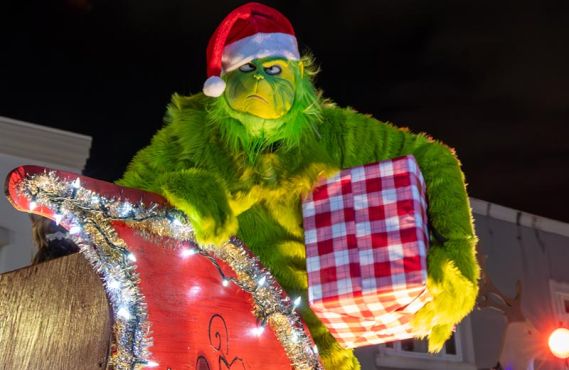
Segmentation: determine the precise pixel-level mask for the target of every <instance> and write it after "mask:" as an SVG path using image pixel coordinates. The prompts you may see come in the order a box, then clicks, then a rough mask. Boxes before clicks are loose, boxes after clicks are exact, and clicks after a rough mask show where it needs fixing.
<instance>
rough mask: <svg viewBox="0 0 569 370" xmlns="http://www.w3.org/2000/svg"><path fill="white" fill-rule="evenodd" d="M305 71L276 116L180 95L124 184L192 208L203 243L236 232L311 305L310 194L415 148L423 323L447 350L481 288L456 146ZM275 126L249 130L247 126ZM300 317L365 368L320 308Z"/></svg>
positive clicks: (343, 365)
mask: <svg viewBox="0 0 569 370" xmlns="http://www.w3.org/2000/svg"><path fill="white" fill-rule="evenodd" d="M302 62H303V63H304V66H305V70H304V73H301V72H300V70H301V68H300V69H299V68H297V69H296V71H297V72H296V73H297V76H296V77H297V79H298V81H299V83H298V85H297V87H296V92H295V94H296V95H295V103H294V105H293V107H292V109H291V110H290V111H289V112H288V113H287V114H286V115H285V116H283V117H282V118H279V119H278V120H276V122H268V121H267V120H263V119H261V118H258V117H254V116H251V115H248V114H246V113H240V112H236V111H234V110H232V109H231V108H230V107H229V106H228V104H227V102H226V100H225V99H224V98H223V96H222V97H219V98H210V97H206V96H204V95H203V94H201V93H200V94H196V95H192V96H189V97H184V96H179V95H174V96H173V98H172V102H171V104H170V105H169V107H168V111H167V115H166V125H165V127H164V128H162V129H161V130H160V131H159V132H158V133H157V134H156V135H155V137H154V138H153V139H152V143H151V144H150V145H149V146H148V147H146V148H144V149H142V150H141V151H140V152H139V153H138V154H137V155H136V156H135V157H134V159H133V160H132V162H131V163H130V165H129V167H128V169H127V171H126V173H125V174H124V177H123V178H122V179H121V180H119V184H121V185H124V186H128V187H134V188H139V189H144V190H148V191H152V192H156V193H159V194H162V195H164V196H165V197H166V198H167V199H168V200H169V201H170V202H171V203H172V204H173V205H174V206H176V207H178V208H179V209H181V210H182V211H184V212H185V213H186V214H187V215H188V217H189V219H190V221H191V222H192V224H193V226H194V228H195V230H196V235H197V237H198V240H200V241H202V242H213V243H220V242H221V241H223V240H226V239H227V238H228V236H229V235H231V234H236V235H237V236H238V237H239V238H241V239H242V240H243V241H244V242H245V243H246V244H247V245H248V246H249V248H251V249H252V250H253V252H254V253H255V254H256V255H257V256H259V258H260V259H261V261H262V262H263V264H264V265H265V266H266V267H267V268H268V269H269V270H270V271H271V273H272V274H273V275H274V276H275V278H276V279H277V280H278V281H279V283H280V284H281V285H282V286H283V288H284V289H285V290H286V291H287V292H288V293H289V294H290V295H292V296H297V295H301V296H302V297H303V299H304V302H307V276H306V264H305V246H304V244H303V243H304V236H303V228H302V212H301V199H302V197H303V196H305V195H306V194H307V193H309V192H310V191H311V189H312V188H313V186H314V185H315V183H316V181H317V180H318V179H319V178H321V177H322V176H328V175H330V174H333V173H334V172H335V171H337V170H339V169H344V168H349V167H353V166H358V165H363V164H367V163H371V162H376V161H380V160H385V159H389V158H394V157H398V156H402V155H406V154H413V155H414V156H415V158H416V159H417V161H418V163H419V166H420V168H421V170H422V172H423V175H424V177H425V181H426V184H427V195H428V203H429V209H428V215H429V218H430V224H431V226H432V228H433V230H434V231H436V235H437V238H435V240H434V241H433V242H432V245H431V248H430V250H429V253H428V289H429V290H430V293H431V294H432V296H433V297H434V299H433V301H432V302H430V303H428V304H427V305H426V306H425V307H424V308H423V309H422V310H421V311H420V312H419V313H418V315H417V317H416V319H415V322H414V326H415V327H416V328H417V329H418V330H420V331H421V332H427V333H429V334H428V337H429V349H430V350H431V351H437V350H439V349H440V348H441V347H442V345H443V344H444V342H445V340H446V339H447V338H448V337H449V336H450V333H451V331H452V329H453V327H454V325H455V324H456V323H458V322H459V321H460V320H461V319H462V318H463V317H464V316H465V315H466V314H468V313H469V312H470V311H471V309H472V307H473V305H474V302H475V298H476V294H477V279H478V276H479V271H478V265H477V263H476V259H475V244H476V241H477V239H476V236H475V234H474V231H473V226H472V217H471V212H470V207H469V201H468V197H467V194H466V191H465V184H464V177H463V174H462V172H461V170H460V164H459V162H458V160H457V159H456V157H455V156H454V154H453V151H452V150H451V149H450V148H448V147H446V146H445V145H443V144H441V143H439V142H437V141H434V140H432V139H431V138H429V137H428V136H426V135H424V134H413V133H410V132H408V131H406V130H404V129H399V128H397V127H395V126H392V125H391V124H388V123H383V122H380V121H377V120H375V119H374V118H372V117H370V116H367V115H363V114H359V113H357V112H355V111H353V110H351V109H349V108H347V109H346V108H340V107H337V106H335V105H334V104H332V103H331V102H328V101H325V100H323V99H322V98H321V97H320V96H319V94H318V93H317V92H316V90H315V89H314V87H313V84H312V76H313V74H314V72H313V68H311V63H310V60H309V59H307V58H304V59H303V60H302ZM268 123H271V124H273V125H272V126H271V127H275V129H274V130H270V131H267V132H265V131H262V130H261V131H260V132H256V133H255V134H252V133H251V132H252V131H251V130H250V127H252V126H258V125H263V124H268ZM306 306H307V305H304V307H303V308H302V310H301V311H302V315H303V318H304V320H305V322H306V323H307V325H308V327H309V328H310V331H311V333H312V336H313V338H314V340H315V342H316V344H317V345H318V348H319V353H320V355H321V358H322V362H323V364H324V367H325V368H326V369H328V370H331V369H358V368H359V367H360V365H359V363H358V361H357V359H356V358H355V356H354V355H353V352H352V350H346V349H344V348H342V347H340V346H339V344H338V343H337V342H336V340H335V339H334V338H333V337H332V336H331V334H330V333H329V332H328V331H327V329H326V328H325V327H324V326H323V325H322V323H321V322H320V321H319V320H318V319H317V318H316V316H315V315H314V314H313V313H312V311H311V310H310V309H309V308H308V307H306Z"/></svg>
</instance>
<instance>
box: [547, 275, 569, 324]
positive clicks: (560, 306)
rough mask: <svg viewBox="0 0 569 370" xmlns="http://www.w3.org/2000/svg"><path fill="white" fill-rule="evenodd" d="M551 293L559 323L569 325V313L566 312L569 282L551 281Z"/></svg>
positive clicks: (568, 298) (552, 303) (568, 299)
mask: <svg viewBox="0 0 569 370" xmlns="http://www.w3.org/2000/svg"><path fill="white" fill-rule="evenodd" d="M549 291H550V293H551V305H552V306H553V312H554V313H555V316H556V319H557V321H560V322H563V323H564V324H565V325H569V313H568V312H566V311H565V301H569V282H561V281H556V280H549Z"/></svg>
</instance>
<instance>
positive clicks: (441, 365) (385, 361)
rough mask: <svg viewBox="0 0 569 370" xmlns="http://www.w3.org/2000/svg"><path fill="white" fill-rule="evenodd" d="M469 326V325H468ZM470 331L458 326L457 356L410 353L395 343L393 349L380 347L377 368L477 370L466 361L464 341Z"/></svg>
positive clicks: (455, 337)
mask: <svg viewBox="0 0 569 370" xmlns="http://www.w3.org/2000/svg"><path fill="white" fill-rule="evenodd" d="M468 325H469V323H468ZM469 332H470V331H469V330H468V329H467V328H464V327H463V324H461V325H458V326H457V328H456V332H455V335H454V339H455V346H456V355H451V354H446V353H438V354H430V353H420V352H409V351H403V350H402V349H401V342H399V341H398V342H394V343H393V348H387V347H385V345H384V344H382V345H379V353H378V354H377V356H376V365H377V367H379V368H381V367H391V368H399V369H421V370H423V369H424V370H440V369H453V370H476V369H477V368H476V366H475V365H474V364H471V363H468V362H466V361H465V358H466V357H467V356H465V348H464V343H463V341H464V340H465V338H464V337H465V335H468V333H469Z"/></svg>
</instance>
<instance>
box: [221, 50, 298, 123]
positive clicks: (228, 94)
mask: <svg viewBox="0 0 569 370" xmlns="http://www.w3.org/2000/svg"><path fill="white" fill-rule="evenodd" d="M293 68H294V66H293V65H291V63H290V62H289V61H288V60H286V59H282V58H275V57H268V58H262V59H255V60H253V61H251V62H249V63H247V64H244V65H242V66H241V67H239V68H238V69H236V70H234V71H231V72H229V73H227V75H226V78H225V79H226V84H227V88H226V89H225V99H226V100H227V102H228V103H229V106H230V107H231V108H232V109H234V110H236V111H239V112H243V113H248V114H251V115H253V116H256V117H259V118H263V119H277V118H280V117H282V116H284V115H285V114H286V113H287V112H288V111H289V110H290V108H291V107H292V104H293V102H294V95H295V94H294V93H295V89H294V86H295V74H294V69H293Z"/></svg>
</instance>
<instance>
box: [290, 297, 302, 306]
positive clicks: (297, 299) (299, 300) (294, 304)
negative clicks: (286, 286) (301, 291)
mask: <svg viewBox="0 0 569 370" xmlns="http://www.w3.org/2000/svg"><path fill="white" fill-rule="evenodd" d="M301 301H302V298H301V297H296V299H295V300H294V302H292V304H293V306H294V308H297V307H298V306H300V302H301Z"/></svg>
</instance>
